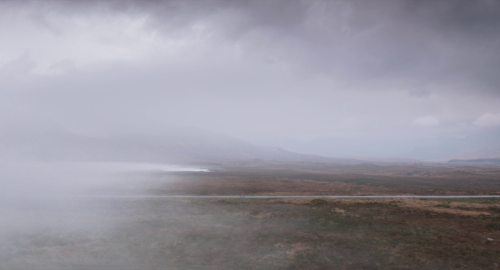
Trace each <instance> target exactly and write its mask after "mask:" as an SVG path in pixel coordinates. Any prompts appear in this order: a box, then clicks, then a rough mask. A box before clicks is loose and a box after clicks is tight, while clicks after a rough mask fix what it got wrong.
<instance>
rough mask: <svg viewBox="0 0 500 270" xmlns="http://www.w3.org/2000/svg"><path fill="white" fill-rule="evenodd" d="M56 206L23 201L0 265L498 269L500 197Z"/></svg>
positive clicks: (111, 201) (173, 201)
mask: <svg viewBox="0 0 500 270" xmlns="http://www.w3.org/2000/svg"><path fill="white" fill-rule="evenodd" d="M45 203H46V204H49V203H50V202H45ZM57 205H58V206H57V207H55V208H54V207H45V206H41V204H40V203H39V202H38V203H35V204H31V203H25V204H22V205H20V206H19V207H22V208H23V209H24V213H23V214H22V215H19V212H18V213H17V216H11V217H12V218H15V219H16V220H17V221H19V220H23V221H24V222H25V223H23V224H18V225H17V226H16V228H6V226H8V224H7V223H5V222H4V223H3V224H2V225H3V228H2V229H3V233H2V235H1V243H2V246H1V250H0V261H2V264H1V266H0V269H69V268H71V269H497V268H498V263H499V261H498V258H500V241H498V240H500V200H498V199H475V200H472V199H465V200H464V199H460V200H422V199H397V200H391V199H383V200H382V199H379V200H376V201H374V200H372V199H337V200H323V199H313V200H311V199H279V200H277V199H275V200H257V199H224V200H220V199H99V200H93V201H88V200H84V199H79V200H70V201H66V202H65V204H60V203H57ZM4 214H5V213H4ZM4 216H5V215H4ZM6 229H8V230H9V231H10V233H9V234H5V232H6ZM488 238H490V240H488ZM491 239H492V240H491Z"/></svg>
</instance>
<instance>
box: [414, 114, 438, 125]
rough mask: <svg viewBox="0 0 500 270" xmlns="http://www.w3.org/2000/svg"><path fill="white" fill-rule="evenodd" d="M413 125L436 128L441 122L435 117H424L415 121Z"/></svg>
mask: <svg viewBox="0 0 500 270" xmlns="http://www.w3.org/2000/svg"><path fill="white" fill-rule="evenodd" d="M413 125H415V126H419V127H435V126H439V120H438V119H437V118H436V117H434V116H422V117H418V118H417V119H415V120H413Z"/></svg>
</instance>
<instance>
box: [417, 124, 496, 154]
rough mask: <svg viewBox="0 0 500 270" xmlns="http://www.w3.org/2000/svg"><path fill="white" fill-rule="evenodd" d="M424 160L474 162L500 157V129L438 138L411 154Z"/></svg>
mask: <svg viewBox="0 0 500 270" xmlns="http://www.w3.org/2000/svg"><path fill="white" fill-rule="evenodd" d="M407 156H409V157H413V158H418V159H423V160H451V159H453V160H473V159H485V158H497V157H499V156H500V129H498V128H492V129H487V130H483V131H482V132H479V133H476V134H472V135H469V136H467V137H465V138H437V139H433V140H429V141H428V142H426V143H423V144H422V145H421V146H419V147H416V148H415V149H414V150H413V151H411V152H409V153H408V155H407Z"/></svg>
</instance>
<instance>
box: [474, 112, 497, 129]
mask: <svg viewBox="0 0 500 270" xmlns="http://www.w3.org/2000/svg"><path fill="white" fill-rule="evenodd" d="M474 125H476V126H479V127H494V126H500V113H497V114H493V113H487V114H484V115H481V116H480V117H478V118H477V119H476V121H474Z"/></svg>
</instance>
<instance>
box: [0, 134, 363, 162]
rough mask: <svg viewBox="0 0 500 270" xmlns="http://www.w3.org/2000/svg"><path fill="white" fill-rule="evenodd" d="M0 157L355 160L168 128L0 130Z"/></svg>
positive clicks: (137, 160) (111, 159) (119, 159)
mask: <svg viewBox="0 0 500 270" xmlns="http://www.w3.org/2000/svg"><path fill="white" fill-rule="evenodd" d="M0 148H1V149H2V153H3V155H8V156H18V157H29V158H33V159H37V160H65V161H68V160H69V161H131V162H192V161H212V160H252V159H261V160H277V161H309V162H329V163H341V164H356V163H360V162H361V161H359V160H355V159H341V158H327V157H321V156H316V155H306V154H299V153H294V152H290V151H286V150H284V149H281V148H277V147H266V146H256V145H253V144H251V143H248V142H246V141H243V140H240V139H237V138H233V137H230V136H227V135H224V134H219V133H215V132H210V131H206V130H201V129H196V128H184V127H183V128H179V127H176V128H171V129H170V131H169V132H166V133H165V134H163V135H162V136H150V137H144V136H121V137H110V138H93V137H86V136H82V135H78V134H75V133H72V132H69V131H66V130H62V129H56V128H53V129H37V130H29V131H27V130H12V129H11V130H2V131H1V132H0Z"/></svg>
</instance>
